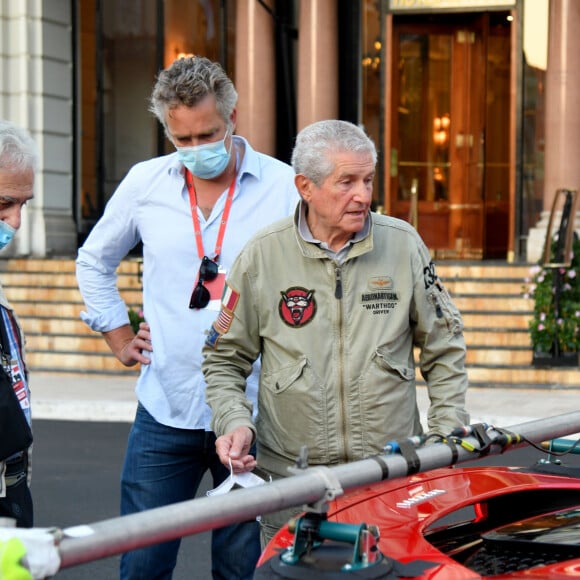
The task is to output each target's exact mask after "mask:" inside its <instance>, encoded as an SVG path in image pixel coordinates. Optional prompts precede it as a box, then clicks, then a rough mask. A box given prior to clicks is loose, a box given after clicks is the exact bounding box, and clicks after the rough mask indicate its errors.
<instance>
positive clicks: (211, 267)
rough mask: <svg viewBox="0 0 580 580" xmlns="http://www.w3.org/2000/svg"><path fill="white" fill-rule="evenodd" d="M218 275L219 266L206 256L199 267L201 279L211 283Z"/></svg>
mask: <svg viewBox="0 0 580 580" xmlns="http://www.w3.org/2000/svg"><path fill="white" fill-rule="evenodd" d="M217 275H218V265H217V264H216V263H215V262H214V261H213V260H210V259H209V258H208V257H207V256H204V258H203V260H202V261H201V266H200V267H199V277H200V278H202V279H203V280H207V281H208V282H211V281H212V280H215V278H216V277H217Z"/></svg>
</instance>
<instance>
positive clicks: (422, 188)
mask: <svg viewBox="0 0 580 580" xmlns="http://www.w3.org/2000/svg"><path fill="white" fill-rule="evenodd" d="M578 25H580V2H578V1H577V0H382V1H381V0H82V1H81V0H43V1H42V2H38V1H37V2H17V1H16V0H12V1H9V2H4V3H2V4H0V78H1V79H2V80H1V85H0V117H2V118H7V119H10V120H12V121H14V122H16V123H18V124H20V125H22V126H24V127H26V128H27V129H29V130H30V132H31V133H32V135H33V137H34V138H35V140H36V141H37V142H38V144H39V146H40V149H41V159H42V166H41V171H40V174H39V178H38V182H37V187H36V195H35V199H34V200H33V201H32V203H30V204H29V206H28V207H27V210H26V215H25V217H24V220H23V226H22V228H21V231H20V233H19V234H18V237H17V240H16V241H15V243H14V244H12V245H11V246H10V247H9V248H8V249H6V250H5V252H11V253H12V254H15V255H21V256H61V255H75V254H76V250H77V248H78V245H79V244H80V243H82V241H83V239H84V238H85V237H86V235H87V234H88V232H89V231H90V229H91V228H92V226H93V225H94V223H95V222H96V220H97V219H98V218H99V216H100V215H101V214H102V212H103V209H104V206H105V204H106V202H107V200H108V199H109V198H110V196H111V195H112V193H113V191H114V190H115V187H116V186H117V185H118V183H119V182H120V180H121V179H122V178H123V176H124V175H125V173H126V172H127V170H128V169H129V167H130V166H131V165H132V164H134V163H136V162H138V161H140V160H143V159H147V158H149V157H152V156H156V155H159V154H162V153H164V152H167V151H170V150H171V147H170V145H169V144H168V143H167V141H166V140H165V137H164V135H163V131H162V130H161V128H160V127H159V125H158V123H157V122H156V120H155V119H154V117H153V116H152V115H151V113H149V112H148V97H149V94H150V91H151V88H152V86H153V83H154V80H155V75H156V73H157V71H159V70H160V69H161V68H163V67H165V66H167V65H168V64H169V63H171V62H172V61H173V60H174V59H175V58H179V57H180V56H182V55H189V54H202V55H204V56H207V57H209V58H211V59H213V60H218V61H220V62H221V63H222V64H223V66H224V68H225V69H226V70H227V71H228V73H229V74H230V76H231V77H232V78H233V79H234V80H235V83H236V86H237V89H238V92H239V96H240V99H239V104H238V127H237V130H238V132H239V133H240V134H242V135H244V136H245V137H247V138H248V139H249V140H250V142H251V143H252V145H253V146H254V147H255V148H257V149H259V150H262V151H264V152H266V153H270V154H272V155H275V156H277V157H279V158H280V159H283V160H286V161H287V160H288V159H289V157H290V153H291V150H292V145H293V140H294V137H295V135H296V133H297V132H298V131H299V130H300V129H301V128H302V127H304V126H305V125H307V124H308V123H311V122H313V121H316V120H320V119H325V118H340V119H345V120H348V121H352V122H355V123H358V124H360V125H361V126H363V127H364V128H365V129H366V131H367V132H368V133H369V135H370V136H371V137H372V138H373V139H374V141H375V143H376V144H377V148H378V151H379V163H378V169H379V171H378V172H377V177H376V180H375V187H374V192H375V193H374V206H375V209H376V210H377V211H379V212H384V213H389V214H391V215H395V216H397V217H401V218H403V219H406V220H409V221H411V222H412V223H413V224H414V225H415V226H416V227H417V229H418V230H419V232H420V233H421V235H422V236H423V238H424V239H425V241H426V242H427V244H428V246H429V247H430V248H431V249H432V251H433V252H434V254H435V256H436V257H437V258H439V259H459V260H490V259H494V260H505V261H535V260H537V259H538V257H539V255H540V251H541V246H542V245H543V240H544V237H545V231H546V223H547V220H548V215H549V213H550V210H551V208H552V202H553V200H554V198H555V192H556V190H557V189H559V188H567V189H578V188H579V187H580V164H578V163H577V161H576V159H577V157H578V154H579V153H580V67H578V66H577V65H576V57H577V55H578V54H580V35H578V34H577V33H576V32H575V31H576V29H577V27H578Z"/></svg>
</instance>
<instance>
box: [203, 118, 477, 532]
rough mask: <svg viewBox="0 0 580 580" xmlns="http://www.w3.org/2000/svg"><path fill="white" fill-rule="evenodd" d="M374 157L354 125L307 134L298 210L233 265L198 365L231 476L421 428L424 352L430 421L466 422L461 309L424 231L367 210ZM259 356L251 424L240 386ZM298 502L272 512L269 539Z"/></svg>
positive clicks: (353, 456) (332, 455)
mask: <svg viewBox="0 0 580 580" xmlns="http://www.w3.org/2000/svg"><path fill="white" fill-rule="evenodd" d="M376 158H377V154H376V149H375V146H374V144H373V142H372V141H371V140H370V139H369V138H368V137H367V136H366V134H365V133H364V132H363V131H362V130H361V129H360V128H358V127H357V126H356V125H353V124H351V123H348V122H345V121H336V120H332V121H320V122H317V123H314V124H312V125H309V126H308V127H306V128H305V129H303V130H302V131H301V132H300V133H299V135H298V137H297V140H296V146H295V149H294V151H293V155H292V165H293V167H294V170H295V172H296V178H295V181H296V186H297V188H298V191H299V192H300V195H301V201H300V204H299V205H298V207H297V210H296V214H295V216H294V217H293V218H288V219H285V220H283V221H279V222H277V223H275V224H273V225H271V226H270V227H268V228H267V229H265V230H262V231H261V232H259V233H258V234H257V235H255V236H254V237H253V238H252V239H251V240H250V241H249V242H248V244H247V245H246V246H245V248H244V249H243V251H242V252H241V253H240V255H239V256H238V258H237V261H236V262H235V264H234V265H233V267H232V269H231V270H230V273H229V277H228V280H227V285H226V289H225V291H224V294H223V297H222V307H221V312H220V314H219V316H218V318H217V319H216V321H215V322H214V324H213V325H212V328H211V329H210V331H209V334H208V338H207V341H206V344H205V346H204V357H205V358H204V362H203V365H202V369H203V372H204V375H205V379H206V381H207V391H206V397H207V401H208V403H209V405H210V406H211V408H212V412H213V422H212V427H213V429H214V430H215V432H216V434H217V435H219V437H218V439H217V442H216V449H217V452H218V455H219V456H220V459H221V461H222V462H223V463H224V464H225V465H229V464H230V461H231V465H232V467H233V470H234V471H235V472H241V471H249V470H252V469H253V468H254V467H255V466H256V465H257V464H259V465H260V467H261V468H262V469H264V470H266V471H268V472H270V473H271V474H272V475H273V477H285V476H287V475H289V472H288V467H290V466H293V465H294V464H295V460H296V458H297V457H298V455H299V453H300V449H301V447H302V446H307V447H308V459H309V463H310V464H311V465H336V464H339V463H345V462H349V461H355V460H359V459H363V458H365V457H368V456H371V455H374V454H377V453H380V452H381V451H382V449H383V447H384V445H385V444H386V443H387V442H388V441H390V440H393V439H401V438H406V437H410V436H413V435H418V434H422V433H423V428H422V426H421V423H420V417H419V411H418V408H417V401H416V382H415V362H414V347H418V348H419V350H420V356H419V361H418V364H419V367H420V370H421V373H422V375H423V377H424V378H425V381H426V383H427V388H428V392H429V397H430V408H429V411H428V430H429V431H430V432H438V433H442V434H448V433H449V432H450V431H451V430H452V429H453V428H455V427H458V426H460V425H465V424H467V423H468V422H469V416H468V414H467V413H466V411H465V393H466V389H467V384H468V381H467V374H466V371H465V366H464V363H465V350H466V349H465V341H464V338H463V322H462V319H461V316H460V314H459V312H458V310H457V309H456V307H455V306H454V304H453V303H452V301H451V299H450V297H449V295H448V293H447V291H446V290H445V288H444V287H443V284H442V283H441V281H440V280H439V278H438V277H437V274H436V272H435V267H434V265H433V262H432V261H431V257H430V255H429V251H428V249H427V248H426V246H425V244H424V243H423V241H422V239H421V238H420V236H419V235H418V233H417V232H416V231H415V229H414V228H413V227H412V226H410V225H409V224H408V223H406V222H404V221H401V220H398V219H395V218H392V217H388V216H384V215H377V214H374V213H372V212H371V211H370V205H371V200H372V182H373V177H374V174H375V165H376ZM258 357H261V361H262V370H261V375H260V386H259V398H258V414H257V417H256V422H255V424H254V423H253V421H252V408H251V405H250V403H249V402H248V401H247V399H246V398H245V396H244V388H245V379H246V377H247V376H248V374H249V373H250V370H251V365H252V363H253V362H254V361H255V360H256V359H257V358H258ZM254 440H256V442H257V462H256V459H254V457H252V456H251V455H249V454H248V451H249V449H250V446H251V444H252V442H253V441H254ZM299 511H300V509H299V508H297V509H295V510H285V511H284V512H278V513H276V514H266V515H264V516H262V541H263V542H265V541H267V540H269V538H271V537H272V536H273V534H274V533H275V532H276V530H277V529H278V528H279V527H281V526H282V525H283V524H284V523H285V522H286V521H287V520H288V519H289V518H290V517H292V515H295V514H296V513H299Z"/></svg>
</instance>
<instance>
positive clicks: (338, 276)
mask: <svg viewBox="0 0 580 580" xmlns="http://www.w3.org/2000/svg"><path fill="white" fill-rule="evenodd" d="M334 280H335V287H334V297H335V298H336V299H337V301H338V302H337V304H336V305H337V308H338V360H339V364H338V375H339V376H338V384H339V389H340V395H339V396H340V408H341V415H342V441H341V447H342V452H343V461H346V460H347V454H346V440H347V433H346V422H345V417H346V411H345V404H344V398H345V393H344V368H343V364H342V361H343V356H344V335H343V324H342V322H343V321H342V268H341V267H340V266H337V267H336V268H335V269H334Z"/></svg>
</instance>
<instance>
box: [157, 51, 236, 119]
mask: <svg viewBox="0 0 580 580" xmlns="http://www.w3.org/2000/svg"><path fill="white" fill-rule="evenodd" d="M208 95H214V96H215V100H216V107H217V111H218V113H219V115H220V116H221V117H222V119H223V120H224V121H225V122H226V124H227V125H228V126H229V125H230V117H231V114H232V112H233V110H234V108H235V106H236V103H237V102H238V93H237V91H236V89H235V87H234V83H233V82H232V81H231V80H230V78H229V77H228V76H227V75H226V73H225V72H224V70H223V68H222V67H221V65H220V64H219V63H217V62H212V61H211V60H209V59H207V58H205V57H202V56H192V57H186V58H178V59H177V60H175V61H174V62H173V64H172V65H171V66H169V67H168V68H166V69H165V70H162V71H161V72H160V73H159V75H158V76H157V82H156V83H155V86H154V87H153V92H152V94H151V99H150V106H149V110H150V111H151V112H152V113H153V114H154V115H155V116H156V117H157V119H159V121H160V122H161V124H162V125H163V127H164V128H165V130H166V131H167V126H166V124H165V115H166V113H167V111H168V110H169V109H174V108H176V107H179V106H181V105H183V106H186V107H193V106H195V105H196V104H197V103H199V102H200V101H201V100H203V99H204V98H205V97H207V96H208Z"/></svg>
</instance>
